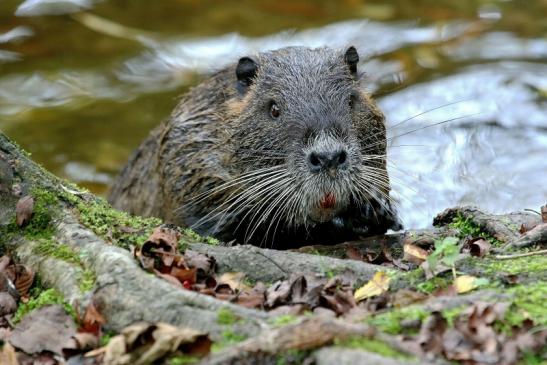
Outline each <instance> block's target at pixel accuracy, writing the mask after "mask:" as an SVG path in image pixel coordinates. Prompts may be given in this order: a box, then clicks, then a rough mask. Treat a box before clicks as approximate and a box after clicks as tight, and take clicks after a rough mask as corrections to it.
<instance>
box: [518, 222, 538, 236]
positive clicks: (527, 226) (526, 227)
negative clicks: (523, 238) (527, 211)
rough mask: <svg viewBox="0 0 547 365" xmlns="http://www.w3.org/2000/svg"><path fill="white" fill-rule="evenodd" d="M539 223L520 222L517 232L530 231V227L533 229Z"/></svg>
mask: <svg viewBox="0 0 547 365" xmlns="http://www.w3.org/2000/svg"><path fill="white" fill-rule="evenodd" d="M538 224H539V223H530V222H528V223H522V224H521V225H520V228H519V233H520V234H525V233H526V232H528V231H531V230H532V229H534V228H535V227H536V226H537V225H538Z"/></svg>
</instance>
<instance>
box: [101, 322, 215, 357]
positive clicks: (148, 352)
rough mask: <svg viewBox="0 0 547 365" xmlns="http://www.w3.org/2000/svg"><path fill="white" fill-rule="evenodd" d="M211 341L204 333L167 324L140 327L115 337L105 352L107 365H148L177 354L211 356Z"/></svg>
mask: <svg viewBox="0 0 547 365" xmlns="http://www.w3.org/2000/svg"><path fill="white" fill-rule="evenodd" d="M210 347H211V341H210V340H209V338H208V337H207V336H206V335H205V334H204V333H202V332H199V331H195V330H193V329H189V328H179V327H175V326H172V325H170V324H166V323H157V324H150V323H136V324H134V325H131V326H129V327H126V328H125V329H124V330H123V331H122V333H121V334H120V335H118V336H115V337H113V338H112V339H111V340H110V342H109V343H108V345H107V346H106V348H105V351H104V358H103V364H104V365H124V364H127V365H148V364H152V363H154V362H156V361H158V360H160V359H162V358H164V357H165V356H167V355H169V354H171V353H174V352H176V351H182V352H183V353H186V354H192V355H206V354H208V353H209V351H210Z"/></svg>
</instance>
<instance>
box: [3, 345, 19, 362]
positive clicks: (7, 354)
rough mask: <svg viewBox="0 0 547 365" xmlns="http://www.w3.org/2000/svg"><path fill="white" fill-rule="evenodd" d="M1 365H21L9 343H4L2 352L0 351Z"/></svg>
mask: <svg viewBox="0 0 547 365" xmlns="http://www.w3.org/2000/svg"><path fill="white" fill-rule="evenodd" d="M0 364H2V365H19V362H18V361H17V355H16V354H15V349H14V348H13V346H12V345H10V343H9V342H6V343H4V346H3V347H2V351H0Z"/></svg>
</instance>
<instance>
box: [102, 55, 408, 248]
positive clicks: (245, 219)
mask: <svg viewBox="0 0 547 365" xmlns="http://www.w3.org/2000/svg"><path fill="white" fill-rule="evenodd" d="M358 61H359V56H358V53H357V51H356V49H355V48H354V47H349V48H347V49H346V50H344V51H341V50H333V49H330V48H317V49H310V48H304V47H289V48H283V49H280V50H276V51H270V52H265V53H260V54H258V55H256V56H252V57H243V58H241V59H239V62H237V63H236V64H233V65H231V66H229V67H227V68H225V69H223V70H221V71H219V72H217V73H215V74H213V75H212V76H211V77H210V78H208V79H206V80H205V81H203V82H202V83H201V84H199V85H198V86H196V87H194V88H193V89H191V90H190V91H189V92H188V93H187V94H186V95H185V96H184V97H183V98H182V100H181V101H180V103H179V104H178V106H177V107H176V108H175V110H174V111H173V112H172V114H171V116H170V118H169V119H168V120H167V121H165V122H164V123H163V124H161V125H160V126H159V127H157V128H156V129H154V130H153V131H152V132H151V134H150V135H149V137H148V138H147V139H146V140H145V141H144V142H143V143H142V145H141V146H140V147H139V148H138V149H137V150H136V151H135V152H134V154H133V156H132V157H131V159H130V161H129V163H128V164H127V165H126V166H125V168H124V169H123V171H122V172H121V174H120V176H119V177H118V179H117V181H116V183H115V184H114V186H113V188H112V191H111V195H110V201H111V202H112V203H113V205H114V206H115V207H116V208H119V209H122V210H125V211H128V212H130V213H134V214H139V215H144V216H156V217H160V218H163V219H164V220H165V221H167V222H169V223H175V224H178V225H181V226H188V227H192V228H194V229H195V230H196V231H197V232H199V233H201V234H204V235H212V236H215V237H217V238H219V239H221V240H224V241H228V240H234V239H235V240H237V241H238V242H245V243H252V244H258V245H260V244H262V245H268V246H272V245H273V246H274V247H276V248H287V247H294V246H298V245H302V244H307V243H335V242H341V241H343V240H348V239H352V238H355V237H357V236H359V235H372V234H379V233H384V232H386V231H387V230H388V229H389V228H395V229H396V228H399V223H398V220H397V219H396V216H395V214H394V212H393V207H392V204H391V201H390V199H389V191H390V184H389V178H388V175H387V170H386V157H385V155H386V144H387V143H386V130H385V125H384V116H383V114H382V113H381V111H380V110H379V109H378V107H377V106H376V104H375V102H374V101H373V100H372V99H371V97H370V96H369V94H368V93H367V92H366V91H365V89H364V87H363V85H362V84H363V81H362V77H361V74H360V73H359V72H358V70H357V63H358Z"/></svg>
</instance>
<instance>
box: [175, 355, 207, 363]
mask: <svg viewBox="0 0 547 365" xmlns="http://www.w3.org/2000/svg"><path fill="white" fill-rule="evenodd" d="M199 361H200V358H199V357H195V356H188V355H177V356H173V357H171V358H169V359H168V360H167V364H168V365H190V364H197V363H198V362H199Z"/></svg>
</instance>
